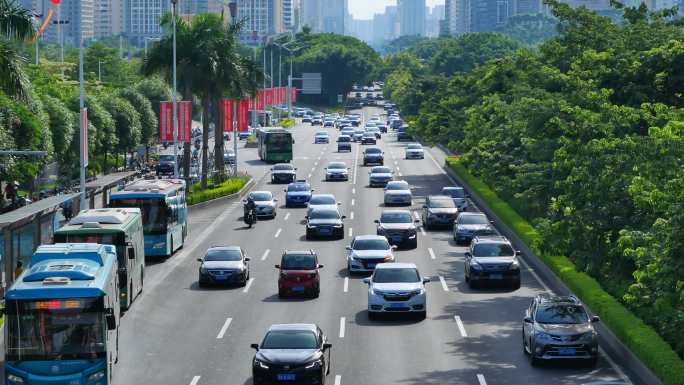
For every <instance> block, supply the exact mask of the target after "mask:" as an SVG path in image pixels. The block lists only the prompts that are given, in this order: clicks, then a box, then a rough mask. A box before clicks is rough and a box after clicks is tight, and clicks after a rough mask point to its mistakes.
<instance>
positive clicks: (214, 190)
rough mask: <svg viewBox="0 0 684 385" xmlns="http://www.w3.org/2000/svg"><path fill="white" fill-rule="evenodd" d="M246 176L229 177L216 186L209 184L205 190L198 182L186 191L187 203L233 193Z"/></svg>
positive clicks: (242, 184)
mask: <svg viewBox="0 0 684 385" xmlns="http://www.w3.org/2000/svg"><path fill="white" fill-rule="evenodd" d="M247 179H248V178H246V177H238V178H230V179H228V180H227V181H225V182H223V183H221V184H220V185H218V186H214V185H209V186H207V189H206V190H202V189H200V187H199V184H197V185H195V186H192V187H191V188H190V192H189V193H188V197H187V201H188V205H195V204H198V203H202V202H206V201H210V200H212V199H216V198H220V197H224V196H227V195H231V194H235V193H236V192H238V191H240V189H241V188H242V187H243V186H244V185H245V183H247Z"/></svg>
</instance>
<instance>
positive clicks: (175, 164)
mask: <svg viewBox="0 0 684 385" xmlns="http://www.w3.org/2000/svg"><path fill="white" fill-rule="evenodd" d="M177 2H178V0H171V4H172V6H173V13H172V16H173V95H172V96H171V100H172V104H173V108H172V110H173V111H172V114H173V177H174V178H176V179H178V100H177V99H178V97H177V89H176V3H177ZM145 44H146V47H147V40H145ZM145 54H147V51H145ZM188 177H189V176H188V175H186V176H185V178H186V179H187V178H188Z"/></svg>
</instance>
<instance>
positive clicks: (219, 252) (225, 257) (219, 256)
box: [204, 249, 242, 262]
mask: <svg viewBox="0 0 684 385" xmlns="http://www.w3.org/2000/svg"><path fill="white" fill-rule="evenodd" d="M204 261H205V262H209V261H242V253H241V252H240V250H226V249H212V250H209V251H207V255H205V256H204Z"/></svg>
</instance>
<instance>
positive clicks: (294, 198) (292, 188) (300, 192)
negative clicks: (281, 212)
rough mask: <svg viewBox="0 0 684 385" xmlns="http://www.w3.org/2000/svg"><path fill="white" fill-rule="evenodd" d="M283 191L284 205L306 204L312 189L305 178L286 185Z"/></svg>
mask: <svg viewBox="0 0 684 385" xmlns="http://www.w3.org/2000/svg"><path fill="white" fill-rule="evenodd" d="M284 191H285V207H293V206H306V205H307V203H309V199H311V192H312V191H313V189H312V188H311V185H310V184H309V183H308V182H307V181H305V180H298V181H296V182H292V183H290V184H289V185H287V188H286V189H285V190H284Z"/></svg>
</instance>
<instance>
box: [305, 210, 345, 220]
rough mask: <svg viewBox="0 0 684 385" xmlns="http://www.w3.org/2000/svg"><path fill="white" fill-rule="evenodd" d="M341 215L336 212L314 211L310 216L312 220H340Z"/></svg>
mask: <svg viewBox="0 0 684 385" xmlns="http://www.w3.org/2000/svg"><path fill="white" fill-rule="evenodd" d="M339 217H340V214H339V213H338V212H337V211H336V210H314V211H312V212H311V214H310V215H309V218H310V219H338V218H339Z"/></svg>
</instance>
